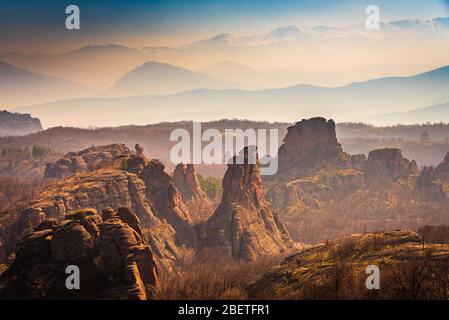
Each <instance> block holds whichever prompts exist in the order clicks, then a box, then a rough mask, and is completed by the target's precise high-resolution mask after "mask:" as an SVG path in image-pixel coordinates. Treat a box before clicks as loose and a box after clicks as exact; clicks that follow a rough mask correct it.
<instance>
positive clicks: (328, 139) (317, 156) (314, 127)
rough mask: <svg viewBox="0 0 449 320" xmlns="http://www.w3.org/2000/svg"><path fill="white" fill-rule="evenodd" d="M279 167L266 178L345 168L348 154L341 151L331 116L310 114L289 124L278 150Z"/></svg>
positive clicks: (286, 178)
mask: <svg viewBox="0 0 449 320" xmlns="http://www.w3.org/2000/svg"><path fill="white" fill-rule="evenodd" d="M278 162H279V168H278V171H277V173H276V174H275V175H273V176H267V180H276V181H291V180H294V179H297V178H301V177H304V176H307V175H309V174H311V173H313V172H315V171H318V170H320V169H323V168H339V169H348V168H350V167H351V158H350V156H349V155H347V154H346V153H344V152H343V151H342V148H341V145H340V144H339V143H338V141H337V136H336V133H335V123H334V121H333V120H326V119H324V118H311V119H308V120H302V121H300V122H298V123H296V124H295V125H294V126H291V127H289V128H288V132H287V135H286V136H285V138H284V143H283V144H282V145H281V147H280V148H279V152H278Z"/></svg>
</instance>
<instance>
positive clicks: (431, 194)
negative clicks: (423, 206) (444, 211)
mask: <svg viewBox="0 0 449 320" xmlns="http://www.w3.org/2000/svg"><path fill="white" fill-rule="evenodd" d="M415 191H416V193H417V194H418V195H419V196H421V197H423V198H424V199H426V200H431V201H443V200H446V199H447V195H446V193H445V192H444V190H443V186H442V185H441V183H440V182H439V180H438V177H437V175H436V174H435V170H434V169H433V167H424V168H423V170H422V171H421V174H420V175H419V176H418V178H417V179H416V182H415Z"/></svg>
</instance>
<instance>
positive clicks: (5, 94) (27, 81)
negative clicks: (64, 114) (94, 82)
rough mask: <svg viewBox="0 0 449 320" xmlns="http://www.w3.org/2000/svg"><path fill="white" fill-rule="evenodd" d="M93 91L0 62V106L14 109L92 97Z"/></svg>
mask: <svg viewBox="0 0 449 320" xmlns="http://www.w3.org/2000/svg"><path fill="white" fill-rule="evenodd" d="M92 93H93V90H92V89H90V88H88V87H86V86H84V85H80V84H76V83H73V82H70V81H66V80H63V79H59V78H55V77H49V76H45V75H41V74H38V73H34V72H30V71H27V70H24V69H21V68H19V67H16V66H14V65H11V64H8V63H4V62H1V61H0V106H2V107H9V108H10V107H13V106H17V105H26V104H34V103H42V102H46V101H52V100H60V99H67V98H73V97H80V96H87V95H91V94H92Z"/></svg>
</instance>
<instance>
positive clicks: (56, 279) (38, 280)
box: [0, 208, 158, 299]
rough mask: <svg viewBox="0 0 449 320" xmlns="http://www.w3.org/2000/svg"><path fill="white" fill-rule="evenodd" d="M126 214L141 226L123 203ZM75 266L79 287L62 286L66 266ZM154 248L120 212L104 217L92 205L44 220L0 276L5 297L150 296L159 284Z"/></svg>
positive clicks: (133, 297) (101, 297) (27, 238)
mask: <svg viewBox="0 0 449 320" xmlns="http://www.w3.org/2000/svg"><path fill="white" fill-rule="evenodd" d="M120 210H121V211H122V212H126V219H127V220H128V221H131V223H132V224H134V223H136V222H137V224H135V225H134V226H135V227H139V228H140V226H139V224H138V218H137V217H136V216H135V215H134V214H133V213H132V211H130V210H127V209H126V208H121V209H120ZM73 265H74V266H77V267H78V268H79V271H80V276H81V280H80V289H79V290H68V289H67V287H66V278H67V277H68V275H67V274H66V272H65V271H66V268H67V267H68V266H73ZM157 285H158V282H157V270H156V265H155V262H154V260H153V254H152V252H151V249H150V247H149V246H148V245H146V244H145V241H144V238H142V236H141V235H139V231H138V230H135V229H133V227H132V226H131V225H129V224H128V223H127V222H126V221H124V220H122V219H121V218H120V213H119V214H112V215H111V217H109V219H107V220H106V221H102V218H101V217H100V216H99V215H98V213H97V211H96V210H95V209H84V210H79V211H77V212H75V213H72V214H67V215H66V217H65V219H64V220H63V221H60V222H55V221H50V222H47V221H44V222H43V223H41V224H40V225H39V226H37V227H36V229H35V231H34V232H32V233H30V234H28V235H27V236H26V237H24V238H23V240H22V241H21V242H20V243H19V244H18V246H17V249H16V257H15V259H14V261H13V263H12V264H11V266H10V267H9V268H8V269H7V270H6V271H5V272H4V273H3V274H2V275H1V276H0V298H3V299H148V298H150V297H151V295H152V292H153V291H154V289H155V288H156V287H157Z"/></svg>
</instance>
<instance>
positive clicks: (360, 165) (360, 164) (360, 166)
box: [350, 154, 366, 171]
mask: <svg viewBox="0 0 449 320" xmlns="http://www.w3.org/2000/svg"><path fill="white" fill-rule="evenodd" d="M350 159H351V167H352V169H354V170H358V171H363V170H365V166H366V156H365V155H364V154H355V155H352V156H351V158H350Z"/></svg>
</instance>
